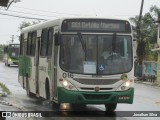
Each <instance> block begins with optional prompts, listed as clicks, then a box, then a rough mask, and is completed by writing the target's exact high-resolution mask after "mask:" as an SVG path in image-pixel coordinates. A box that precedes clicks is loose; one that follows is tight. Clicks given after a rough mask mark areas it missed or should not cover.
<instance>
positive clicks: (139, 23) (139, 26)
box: [138, 0, 144, 41]
mask: <svg viewBox="0 0 160 120" xmlns="http://www.w3.org/2000/svg"><path fill="white" fill-rule="evenodd" d="M143 4H144V0H142V2H141V9H140V13H139V19H138V39H139V40H140V41H142V40H141V19H142V11H143Z"/></svg>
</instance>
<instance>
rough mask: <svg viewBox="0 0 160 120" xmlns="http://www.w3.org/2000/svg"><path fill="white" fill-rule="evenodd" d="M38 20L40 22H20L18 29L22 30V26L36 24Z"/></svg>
mask: <svg viewBox="0 0 160 120" xmlns="http://www.w3.org/2000/svg"><path fill="white" fill-rule="evenodd" d="M40 22H41V21H32V22H26V21H23V22H22V23H21V24H20V27H19V30H22V29H23V28H25V27H28V26H31V25H35V24H38V23H40Z"/></svg>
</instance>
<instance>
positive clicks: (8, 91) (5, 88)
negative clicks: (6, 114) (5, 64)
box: [0, 83, 11, 95]
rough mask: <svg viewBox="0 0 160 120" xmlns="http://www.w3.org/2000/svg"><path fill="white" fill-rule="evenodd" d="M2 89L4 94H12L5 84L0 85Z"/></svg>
mask: <svg viewBox="0 0 160 120" xmlns="http://www.w3.org/2000/svg"><path fill="white" fill-rule="evenodd" d="M0 88H1V89H2V91H3V92H6V93H7V94H8V95H10V94H11V91H10V90H9V89H8V88H7V86H6V85H5V84H3V83H0Z"/></svg>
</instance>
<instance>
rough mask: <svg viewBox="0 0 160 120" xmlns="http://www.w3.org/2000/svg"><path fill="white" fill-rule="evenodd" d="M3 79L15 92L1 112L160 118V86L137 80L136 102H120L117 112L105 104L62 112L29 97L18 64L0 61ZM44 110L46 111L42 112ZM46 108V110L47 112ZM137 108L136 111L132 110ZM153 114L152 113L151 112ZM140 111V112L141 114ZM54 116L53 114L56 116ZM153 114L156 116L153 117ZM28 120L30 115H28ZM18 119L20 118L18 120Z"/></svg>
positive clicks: (86, 118) (68, 118)
mask: <svg viewBox="0 0 160 120" xmlns="http://www.w3.org/2000/svg"><path fill="white" fill-rule="evenodd" d="M0 82H2V83H4V84H6V86H7V87H8V88H9V89H10V91H11V92H12V94H11V95H9V96H8V97H5V98H1V99H3V101H6V103H9V104H11V105H12V106H10V105H7V104H6V105H5V104H4V105H3V104H1V103H0V111H29V112H30V111H33V112H36V111H42V113H41V114H43V115H44V114H48V115H50V116H52V119H62V120H72V119H74V120H75V119H76V120H79V119H83V120H91V119H92V120H97V119H102V120H103V119H111V120H122V119H125V120H128V119H133V120H134V119H136V120H137V119H142V120H146V119H147V120H150V119H153V120H156V119H157V120H158V119H160V117H155V115H156V114H158V115H160V88H158V87H155V86H150V85H146V84H140V83H135V96H134V103H133V104H118V106H117V109H116V111H115V112H112V113H111V112H110V113H106V112H105V107H104V105H87V106H86V107H84V106H79V107H72V106H69V105H68V106H67V107H66V108H65V109H64V108H62V107H63V106H61V108H62V109H60V111H58V109H57V108H56V107H54V108H53V107H52V105H51V104H50V103H48V102H46V101H43V102H42V101H40V100H37V99H36V98H29V97H27V96H26V91H25V90H23V88H22V87H21V86H20V84H19V83H18V67H16V66H12V67H6V66H5V65H4V63H2V62H0ZM43 111H44V112H43ZM45 111H47V112H45ZM133 111H134V112H133ZM141 113H142V114H144V115H146V114H148V115H152V117H144V116H143V117H131V116H133V114H141ZM149 113H150V114H149ZM142 114H141V115H142ZM53 116H54V117H53ZM153 116H154V117H153ZM7 119H8V120H10V119H11V118H7ZM25 119H28V118H25ZM29 119H33V120H41V119H42V120H49V119H51V118H48V117H43V118H29ZM16 120H18V119H16Z"/></svg>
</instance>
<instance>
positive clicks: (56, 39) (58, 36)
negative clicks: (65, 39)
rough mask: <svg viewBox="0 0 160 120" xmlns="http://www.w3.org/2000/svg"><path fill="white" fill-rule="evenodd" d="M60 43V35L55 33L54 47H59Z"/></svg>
mask: <svg viewBox="0 0 160 120" xmlns="http://www.w3.org/2000/svg"><path fill="white" fill-rule="evenodd" d="M60 42H61V34H60V33H59V32H58V33H55V42H54V44H55V45H56V46H58V45H60Z"/></svg>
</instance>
